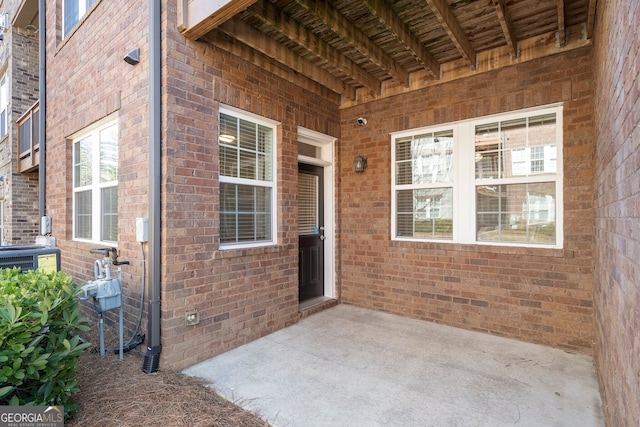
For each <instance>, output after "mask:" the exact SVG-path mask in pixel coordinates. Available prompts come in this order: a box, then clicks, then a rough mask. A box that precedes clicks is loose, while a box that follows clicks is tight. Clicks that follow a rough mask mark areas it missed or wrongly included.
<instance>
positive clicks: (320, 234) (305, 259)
mask: <svg viewBox="0 0 640 427" xmlns="http://www.w3.org/2000/svg"><path fill="white" fill-rule="evenodd" d="M323 172H324V171H323V168H322V167H319V166H312V165H307V164H303V163H299V164H298V243H299V250H298V257H299V258H298V285H299V289H300V293H299V297H298V299H299V301H305V300H308V299H311V298H315V297H319V296H322V295H324V239H325V237H324V215H323V211H324V206H323V197H324V194H323V193H324V190H323V184H322V183H323Z"/></svg>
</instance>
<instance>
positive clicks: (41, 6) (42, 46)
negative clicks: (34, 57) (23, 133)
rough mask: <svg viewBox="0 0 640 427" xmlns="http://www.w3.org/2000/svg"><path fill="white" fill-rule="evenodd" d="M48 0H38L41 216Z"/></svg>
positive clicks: (40, 204)
mask: <svg viewBox="0 0 640 427" xmlns="http://www.w3.org/2000/svg"><path fill="white" fill-rule="evenodd" d="M46 3H47V2H46V0H38V33H39V34H38V35H39V37H38V68H39V69H38V98H39V100H40V112H39V115H38V129H39V132H40V135H39V141H38V144H39V145H40V151H39V152H38V209H39V214H40V218H42V217H43V216H45V215H46V214H47V210H46V209H47V208H46V202H45V201H46V188H47V187H46V184H47V169H46V162H45V159H46V155H45V154H46V151H47V150H46V140H47V138H46V136H45V130H46V119H47V114H46V112H47V74H46V69H47V68H46V61H47V55H46V46H47V40H46V38H47V28H46V24H47V14H46V13H45V11H46Z"/></svg>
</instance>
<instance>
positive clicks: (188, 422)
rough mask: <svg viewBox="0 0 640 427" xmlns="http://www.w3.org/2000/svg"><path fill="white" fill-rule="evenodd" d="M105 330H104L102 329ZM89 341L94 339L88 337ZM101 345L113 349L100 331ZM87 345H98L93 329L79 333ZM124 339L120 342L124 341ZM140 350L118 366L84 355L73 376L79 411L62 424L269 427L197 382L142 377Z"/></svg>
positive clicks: (168, 375)
mask: <svg viewBox="0 0 640 427" xmlns="http://www.w3.org/2000/svg"><path fill="white" fill-rule="evenodd" d="M105 329H106V328H105ZM94 335H95V337H94ZM105 335H106V341H107V345H109V344H112V343H114V342H115V343H116V345H117V338H115V340H114V334H113V333H112V332H111V331H109V330H106V331H105ZM82 336H83V337H84V338H86V339H87V340H89V341H90V342H91V343H99V340H98V333H97V331H96V328H95V327H94V328H93V329H92V331H91V332H89V333H84V334H83V335H82ZM127 338H128V337H126V336H125V341H126V340H127ZM144 349H145V347H144V344H143V345H141V346H139V347H138V349H134V350H133V351H131V352H129V353H125V355H124V359H123V360H120V359H119V358H118V355H117V354H114V353H113V352H108V353H106V354H105V355H104V356H100V354H99V353H96V352H90V351H87V352H86V353H85V354H84V355H82V356H81V357H80V359H79V366H78V371H77V374H78V376H79V381H80V382H79V387H80V392H79V393H77V394H76V395H75V396H74V400H75V401H76V403H77V404H78V405H79V407H80V411H79V412H77V413H76V414H75V415H74V417H73V418H72V419H71V420H70V421H68V422H67V423H65V425H66V426H71V427H85V426H101V427H109V426H122V427H125V426H132V427H133V426H136V427H138V426H141V427H142V426H154V427H156V426H176V427H177V426H189V427H191V426H194V427H195V426H198V427H204V426H216V427H218V426H219V427H227V426H229V427H244V426H247V427H268V426H269V424H268V423H267V422H266V421H264V420H261V419H260V418H258V417H256V416H255V415H253V414H251V413H249V412H246V411H244V410H242V409H241V408H239V407H238V406H236V405H234V404H232V403H230V402H228V401H227V400H225V399H224V398H222V397H220V396H219V395H218V394H217V393H216V392H215V391H214V390H213V389H212V388H210V387H207V386H206V384H205V383H204V382H202V381H200V380H198V379H195V378H192V377H188V376H186V375H183V374H180V373H178V372H171V371H165V370H163V369H162V366H160V370H159V371H158V372H156V373H152V374H146V373H144V372H142V365H143V360H144V359H143V354H142V352H141V351H143V350H144Z"/></svg>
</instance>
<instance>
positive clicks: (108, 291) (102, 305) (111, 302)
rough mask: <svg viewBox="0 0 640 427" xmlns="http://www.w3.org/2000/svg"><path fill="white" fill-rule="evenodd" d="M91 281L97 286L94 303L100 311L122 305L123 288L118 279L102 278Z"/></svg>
mask: <svg viewBox="0 0 640 427" xmlns="http://www.w3.org/2000/svg"><path fill="white" fill-rule="evenodd" d="M91 283H92V284H93V285H94V286H95V287H96V289H95V295H94V298H95V300H94V305H95V308H96V311H98V313H102V312H103V311H107V310H111V309H114V308H119V307H120V306H122V290H121V289H120V282H118V281H117V280H116V279H100V280H95V281H93V282H91Z"/></svg>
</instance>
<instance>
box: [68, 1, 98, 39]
mask: <svg viewBox="0 0 640 427" xmlns="http://www.w3.org/2000/svg"><path fill="white" fill-rule="evenodd" d="M96 1H97V0H64V10H63V15H64V34H63V37H67V35H68V34H69V33H70V32H71V30H72V29H73V28H74V27H75V26H76V24H77V23H78V22H79V21H80V19H82V17H83V16H84V15H85V14H86V13H87V12H88V11H89V9H91V6H92V5H93V4H94V3H95V2H96Z"/></svg>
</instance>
